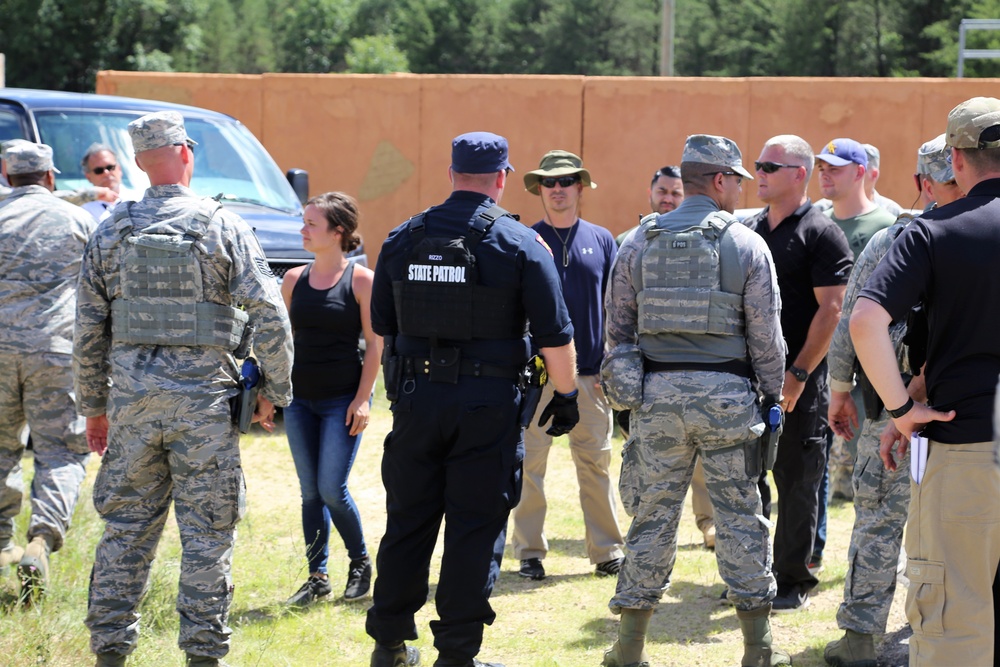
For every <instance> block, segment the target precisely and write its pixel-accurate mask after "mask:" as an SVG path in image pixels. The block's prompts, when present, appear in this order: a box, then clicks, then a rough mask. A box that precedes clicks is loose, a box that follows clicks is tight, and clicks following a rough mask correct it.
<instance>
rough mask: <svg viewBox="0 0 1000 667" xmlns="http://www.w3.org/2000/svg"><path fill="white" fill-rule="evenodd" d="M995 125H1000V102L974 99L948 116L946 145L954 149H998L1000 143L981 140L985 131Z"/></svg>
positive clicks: (979, 98)
mask: <svg viewBox="0 0 1000 667" xmlns="http://www.w3.org/2000/svg"><path fill="white" fill-rule="evenodd" d="M995 125H1000V100H998V99H996V98H995V97H973V98H972V99H971V100H966V101H965V102H962V103H961V104H959V105H958V106H957V107H955V108H954V109H952V110H951V113H949V114H948V130H947V132H946V134H947V136H946V137H945V143H946V144H947V145H948V146H950V147H952V148H976V149H979V150H983V149H986V148H998V147H1000V141H980V140H979V137H980V136H981V135H982V133H983V130H986V129H988V128H991V127H993V126H995Z"/></svg>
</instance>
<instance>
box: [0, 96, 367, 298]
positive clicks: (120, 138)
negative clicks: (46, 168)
mask: <svg viewBox="0 0 1000 667" xmlns="http://www.w3.org/2000/svg"><path fill="white" fill-rule="evenodd" d="M166 109H172V110H175V111H179V112H180V113H181V114H182V115H183V116H184V123H185V126H186V127H187V131H188V134H189V135H190V136H191V138H192V139H194V140H195V141H197V142H198V149H197V150H195V154H194V155H195V168H194V178H193V180H192V182H191V188H192V189H193V190H194V191H195V192H197V193H198V194H201V195H206V196H210V197H214V196H216V195H219V194H220V193H221V194H222V200H221V201H222V203H223V204H224V205H225V206H226V208H228V209H230V210H232V211H234V212H236V213H238V214H239V215H240V216H241V217H242V218H243V219H244V220H246V221H247V222H248V223H249V224H250V226H251V227H253V228H254V229H255V231H256V233H257V238H258V239H260V243H261V246H262V247H263V248H264V254H265V255H266V256H267V260H268V262H269V263H270V265H271V270H272V271H273V272H274V274H275V275H276V276H278V277H279V279H280V277H281V276H283V275H284V274H285V271H287V270H288V269H290V268H291V267H293V266H297V265H300V264H304V263H306V262H310V261H312V255H311V254H309V253H307V252H306V251H305V250H303V249H302V237H301V236H300V235H299V229H300V228H301V226H302V205H303V203H304V202H305V200H306V198H307V197H308V192H309V177H308V174H306V172H304V171H302V170H301V169H291V170H289V172H288V173H287V174H285V175H283V174H282V173H281V170H280V169H279V168H278V165H276V164H275V162H274V160H273V159H272V158H271V156H270V155H268V153H267V151H266V150H265V149H264V147H263V146H262V145H261V144H260V142H259V141H257V139H256V138H255V137H254V136H253V134H251V133H250V131H249V130H247V128H246V127H245V126H244V125H243V124H242V123H240V122H239V121H238V120H236V119H235V118H233V117H231V116H227V115H225V114H221V113H216V112H214V111H208V110H207V109H199V108H197V107H189V106H183V105H179V104H170V103H167V102H156V101H152V100H139V99H133V98H128V97H114V96H110V95H87V94H82V93H62V92H50V91H41V90H24V89H19V88H0V141H6V140H8V139H14V138H21V139H28V140H30V141H38V142H41V143H45V144H48V145H49V146H52V149H53V151H54V161H55V165H56V168H58V169H59V170H60V171H61V172H62V173H61V174H59V175H57V177H56V179H57V181H56V185H57V187H58V188H59V189H63V190H74V189H77V188H82V187H88V186H89V183H88V181H87V179H86V178H85V177H84V175H83V170H82V168H81V166H80V159H81V158H82V157H83V154H84V152H86V150H87V148H88V147H89V146H90V145H91V144H93V143H94V142H98V143H102V144H106V145H108V146H111V147H112V148H113V149H114V150H115V153H116V154H117V155H118V157H119V164H121V167H122V187H123V188H128V189H130V190H132V191H135V192H142V191H143V190H145V189H146V188H147V187H148V186H149V181H148V179H147V178H146V175H145V174H144V173H143V172H142V171H141V170H140V169H139V168H138V167H137V166H136V165H135V160H134V159H133V157H134V154H133V152H132V142H131V141H130V140H129V136H128V131H127V129H126V126H127V125H128V124H129V122H130V121H132V120H133V119H135V118H138V117H139V116H142V115H144V114H147V113H149V112H151V111H161V110H166ZM354 254H356V255H357V258H356V261H361V262H362V263H366V262H365V257H364V254H363V251H362V250H361V249H359V250H358V251H356V253H354Z"/></svg>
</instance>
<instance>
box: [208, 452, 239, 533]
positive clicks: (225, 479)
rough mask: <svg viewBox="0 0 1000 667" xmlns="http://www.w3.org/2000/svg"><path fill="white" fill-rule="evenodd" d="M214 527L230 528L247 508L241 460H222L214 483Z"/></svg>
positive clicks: (212, 500) (220, 528) (217, 528)
mask: <svg viewBox="0 0 1000 667" xmlns="http://www.w3.org/2000/svg"><path fill="white" fill-rule="evenodd" d="M211 503H212V528H215V529H216V530H229V529H231V528H232V527H233V526H235V525H236V524H237V523H238V522H239V520H240V519H242V518H243V515H244V514H245V513H246V509H247V487H246V481H245V480H244V479H243V467H242V466H241V465H240V463H239V460H231V461H220V462H219V468H218V470H217V471H216V475H215V481H214V482H213V484H212V499H211Z"/></svg>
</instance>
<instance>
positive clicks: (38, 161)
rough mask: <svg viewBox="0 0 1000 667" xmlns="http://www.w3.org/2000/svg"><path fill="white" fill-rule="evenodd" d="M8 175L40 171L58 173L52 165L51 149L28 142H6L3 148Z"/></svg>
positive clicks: (44, 145)
mask: <svg viewBox="0 0 1000 667" xmlns="http://www.w3.org/2000/svg"><path fill="white" fill-rule="evenodd" d="M3 161H4V162H5V163H6V165H7V173H8V174H13V175H17V174H34V173H36V172H40V171H54V172H55V173H57V174H58V173H59V170H58V169H56V168H55V165H54V164H53V163H52V147H51V146H47V145H46V144H34V143H31V142H30V141H8V142H7V143H5V144H4V148H3Z"/></svg>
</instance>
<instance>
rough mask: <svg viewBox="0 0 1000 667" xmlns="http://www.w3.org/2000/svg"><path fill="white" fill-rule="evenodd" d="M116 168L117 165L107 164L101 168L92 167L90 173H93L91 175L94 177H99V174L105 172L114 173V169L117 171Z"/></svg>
mask: <svg viewBox="0 0 1000 667" xmlns="http://www.w3.org/2000/svg"><path fill="white" fill-rule="evenodd" d="M117 168H118V165H117V164H108V165H105V166H103V167H94V168H93V169H91V170H90V171H91V173H93V174H94V175H95V176H100V175H101V174H103V173H104V172H106V171H107V172H112V171H114V170H115V169H117Z"/></svg>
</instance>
